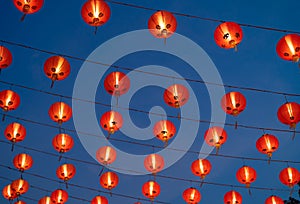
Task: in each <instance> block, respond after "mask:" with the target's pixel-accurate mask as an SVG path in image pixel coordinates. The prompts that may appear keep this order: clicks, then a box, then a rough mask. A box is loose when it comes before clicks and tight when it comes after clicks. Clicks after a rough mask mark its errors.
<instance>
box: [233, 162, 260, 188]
mask: <svg viewBox="0 0 300 204" xmlns="http://www.w3.org/2000/svg"><path fill="white" fill-rule="evenodd" d="M236 178H237V180H238V181H239V182H240V183H242V184H245V185H246V187H247V188H249V187H250V184H251V183H252V182H254V181H255V180H256V171H255V169H254V168H252V167H250V166H243V167H241V168H239V170H238V171H237V172H236Z"/></svg>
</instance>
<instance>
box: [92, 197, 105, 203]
mask: <svg viewBox="0 0 300 204" xmlns="http://www.w3.org/2000/svg"><path fill="white" fill-rule="evenodd" d="M91 204H108V200H107V198H105V197H104V196H96V197H94V198H93V200H92V201H91Z"/></svg>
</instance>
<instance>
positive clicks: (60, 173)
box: [56, 164, 76, 182]
mask: <svg viewBox="0 0 300 204" xmlns="http://www.w3.org/2000/svg"><path fill="white" fill-rule="evenodd" d="M75 174H76V168H75V166H74V165H73V164H63V165H61V166H59V167H58V168H57V169H56V176H57V178H59V179H61V180H63V181H65V182H67V181H68V180H70V179H72V178H73V177H74V176H75Z"/></svg>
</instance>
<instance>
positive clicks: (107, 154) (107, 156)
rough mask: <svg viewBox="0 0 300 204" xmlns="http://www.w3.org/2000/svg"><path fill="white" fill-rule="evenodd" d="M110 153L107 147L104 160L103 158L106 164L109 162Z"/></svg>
mask: <svg viewBox="0 0 300 204" xmlns="http://www.w3.org/2000/svg"><path fill="white" fill-rule="evenodd" d="M110 152H111V148H110V147H107V148H106V151H105V158H104V161H106V162H107V161H108V160H109V155H110Z"/></svg>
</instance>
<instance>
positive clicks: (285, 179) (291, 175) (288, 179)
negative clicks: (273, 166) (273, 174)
mask: <svg viewBox="0 0 300 204" xmlns="http://www.w3.org/2000/svg"><path fill="white" fill-rule="evenodd" d="M279 179H280V181H281V183H282V184H284V185H286V186H288V187H290V188H293V187H294V186H295V185H296V184H297V183H299V182H300V173H299V171H298V170H297V169H296V168H293V167H287V168H285V169H283V170H282V171H281V172H280V174H279Z"/></svg>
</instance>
